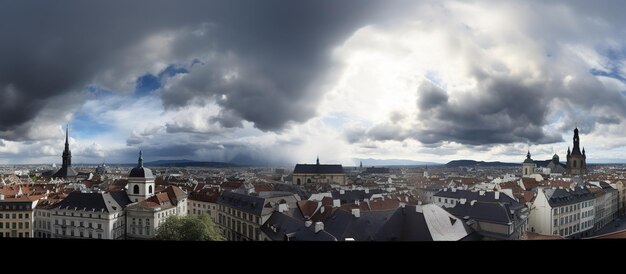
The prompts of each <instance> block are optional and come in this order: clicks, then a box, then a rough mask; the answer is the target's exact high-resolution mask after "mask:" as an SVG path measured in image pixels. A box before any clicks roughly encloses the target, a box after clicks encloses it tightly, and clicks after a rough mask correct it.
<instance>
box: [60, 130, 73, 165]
mask: <svg viewBox="0 0 626 274" xmlns="http://www.w3.org/2000/svg"><path fill="white" fill-rule="evenodd" d="M62 158H63V166H64V167H66V168H67V167H69V166H71V165H72V152H71V151H70V125H69V124H68V125H66V126H65V149H64V150H63V157H62Z"/></svg>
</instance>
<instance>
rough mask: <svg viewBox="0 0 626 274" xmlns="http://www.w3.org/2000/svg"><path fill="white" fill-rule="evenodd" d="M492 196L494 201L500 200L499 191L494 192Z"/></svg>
mask: <svg viewBox="0 0 626 274" xmlns="http://www.w3.org/2000/svg"><path fill="white" fill-rule="evenodd" d="M493 195H494V198H495V199H496V200H500V191H496V192H494V193H493Z"/></svg>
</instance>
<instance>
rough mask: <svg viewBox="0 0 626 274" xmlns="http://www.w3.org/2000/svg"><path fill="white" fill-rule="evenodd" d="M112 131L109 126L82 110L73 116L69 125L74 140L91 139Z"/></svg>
mask: <svg viewBox="0 0 626 274" xmlns="http://www.w3.org/2000/svg"><path fill="white" fill-rule="evenodd" d="M110 130H112V128H111V126H110V125H108V124H106V123H103V122H101V121H100V120H98V119H97V118H96V116H94V115H91V114H89V113H87V112H85V111H83V110H81V111H79V112H78V113H76V115H74V118H73V119H72V124H71V125H70V131H71V133H70V134H71V136H72V137H73V138H76V139H83V140H84V139H91V138H93V137H96V136H100V135H102V134H103V133H106V132H109V131H110Z"/></svg>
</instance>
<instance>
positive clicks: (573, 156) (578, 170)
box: [522, 128, 587, 177]
mask: <svg viewBox="0 0 626 274" xmlns="http://www.w3.org/2000/svg"><path fill="white" fill-rule="evenodd" d="M536 167H537V164H536V163H535V161H534V160H533V159H532V158H530V151H528V154H527V155H526V160H524V162H523V163H522V176H524V177H526V176H532V175H533V174H535V173H536V172H535V168H536ZM547 167H548V168H550V169H551V173H557V174H559V173H565V172H567V174H569V175H583V174H586V173H587V155H585V148H583V150H582V152H581V151H580V139H579V137H578V128H575V129H574V149H573V150H570V148H569V147H568V148H567V165H566V168H563V166H562V165H561V163H559V156H558V155H556V154H554V156H553V157H552V161H551V162H550V163H549V164H548V166H547Z"/></svg>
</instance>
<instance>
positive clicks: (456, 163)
mask: <svg viewBox="0 0 626 274" xmlns="http://www.w3.org/2000/svg"><path fill="white" fill-rule="evenodd" d="M445 166H446V167H477V166H480V167H516V166H521V163H503V162H485V161H474V160H454V161H450V162H448V163H447V164H446V165H445Z"/></svg>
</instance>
